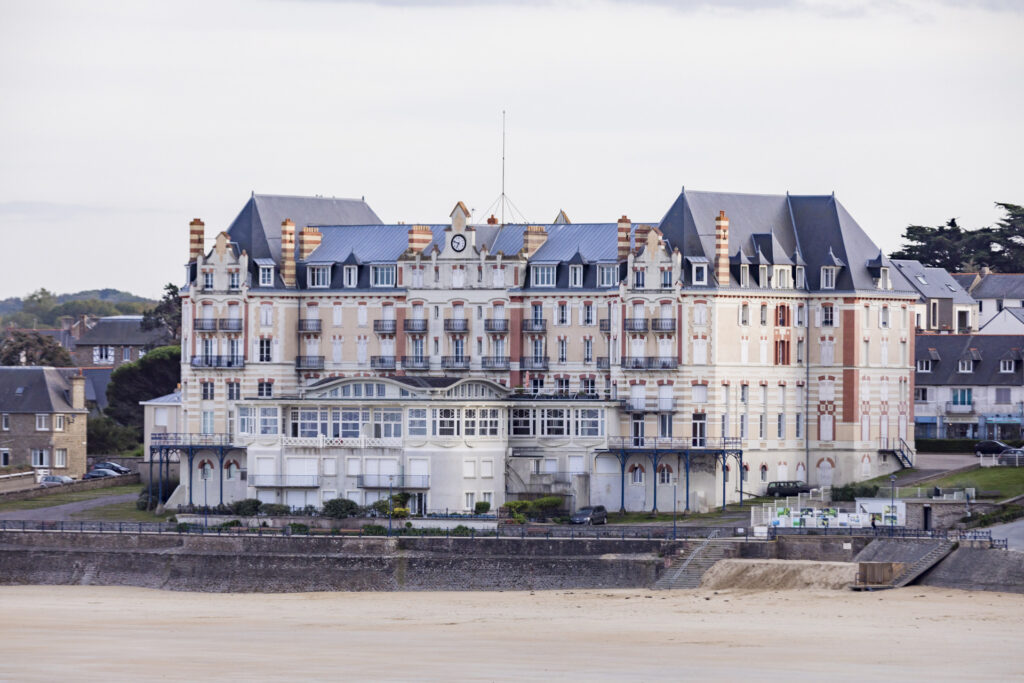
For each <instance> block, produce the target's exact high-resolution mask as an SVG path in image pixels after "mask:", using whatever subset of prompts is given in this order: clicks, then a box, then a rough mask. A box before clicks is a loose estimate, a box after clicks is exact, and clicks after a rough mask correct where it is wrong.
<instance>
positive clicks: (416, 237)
mask: <svg viewBox="0 0 1024 683" xmlns="http://www.w3.org/2000/svg"><path fill="white" fill-rule="evenodd" d="M433 241H434V232H433V231H432V230H431V229H430V227H429V226H427V225H414V226H412V227H410V228H409V251H412V252H415V253H417V254H421V253H423V250H424V249H426V248H427V247H429V246H430V243H431V242H433Z"/></svg>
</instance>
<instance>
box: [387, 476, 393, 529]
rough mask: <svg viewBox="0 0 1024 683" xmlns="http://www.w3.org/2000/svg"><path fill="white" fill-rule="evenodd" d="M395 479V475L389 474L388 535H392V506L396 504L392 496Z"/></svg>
mask: <svg viewBox="0 0 1024 683" xmlns="http://www.w3.org/2000/svg"><path fill="white" fill-rule="evenodd" d="M393 481H394V477H393V476H392V475H390V474H389V475H388V536H390V535H391V506H392V505H393V504H394V501H393V500H392V498H391V484H392V482H393Z"/></svg>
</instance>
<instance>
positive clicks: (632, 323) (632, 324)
mask: <svg viewBox="0 0 1024 683" xmlns="http://www.w3.org/2000/svg"><path fill="white" fill-rule="evenodd" d="M622 328H623V329H624V330H626V332H646V331H647V318H626V319H625V320H623V321H622Z"/></svg>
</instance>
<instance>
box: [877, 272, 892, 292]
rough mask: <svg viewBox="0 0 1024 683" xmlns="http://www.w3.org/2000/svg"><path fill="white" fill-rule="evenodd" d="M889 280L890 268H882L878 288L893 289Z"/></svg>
mask: <svg viewBox="0 0 1024 683" xmlns="http://www.w3.org/2000/svg"><path fill="white" fill-rule="evenodd" d="M891 287H892V286H891V284H890V282H889V269H888V268H882V270H881V274H880V275H879V276H878V288H879V289H891Z"/></svg>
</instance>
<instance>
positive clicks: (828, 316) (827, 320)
mask: <svg viewBox="0 0 1024 683" xmlns="http://www.w3.org/2000/svg"><path fill="white" fill-rule="evenodd" d="M835 323H836V309H835V307H834V306H822V307H821V326H822V327H834V326H835Z"/></svg>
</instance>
